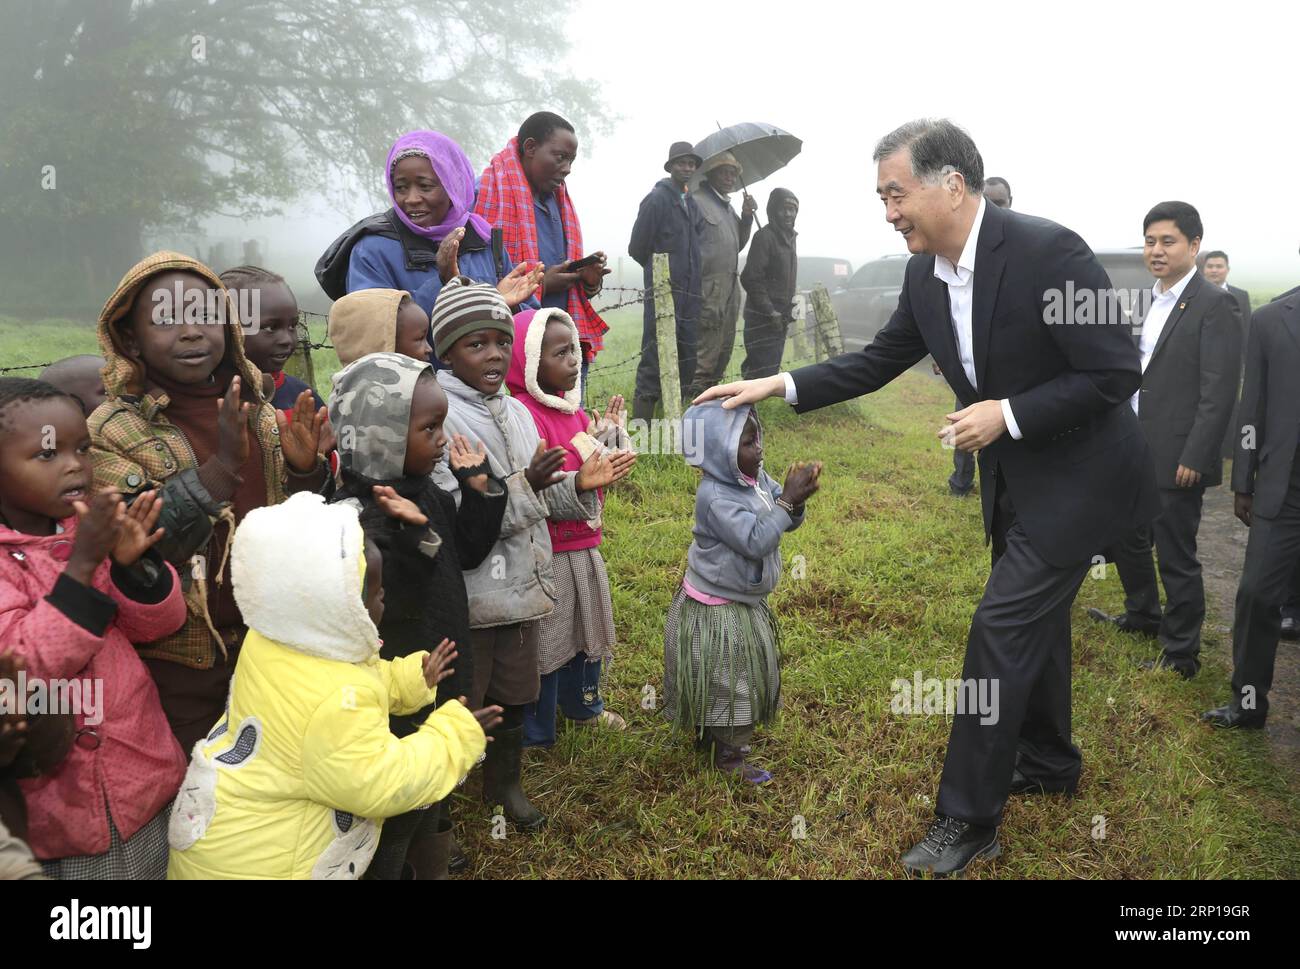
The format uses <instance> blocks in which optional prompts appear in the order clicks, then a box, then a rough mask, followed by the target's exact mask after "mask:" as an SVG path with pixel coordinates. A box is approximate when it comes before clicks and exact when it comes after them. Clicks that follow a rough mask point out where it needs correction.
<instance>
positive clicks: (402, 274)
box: [316, 131, 541, 313]
mask: <svg viewBox="0 0 1300 969" xmlns="http://www.w3.org/2000/svg"><path fill="white" fill-rule="evenodd" d="M384 172H385V175H384V178H385V183H386V184H387V186H388V197H389V198H390V199H392V202H393V207H392V208H391V209H389V210H388V211H387V212H381V213H379V214H377V215H372V216H370V217H369V218H368V219H363V220H361V221H360V222H358V223H357V224H356V225H354V226H352V228H350V229H348V231H347V232H345V233H343V235H341V236H339V238H338V239H336V240H335V241H334V243H333V244H332V245H331V246H330V247H329V249H328V250H326V252H325V254H324V255H323V256H321V258H320V261H319V262H317V263H316V278H317V279H318V280H319V281H320V284H321V288H322V289H324V290H325V293H326V294H327V295H328V296H329V297H330V298H331V299H338V298H339V297H340V296H343V295H344V294H345V293H351V292H355V291H356V290H359V289H404V290H406V291H407V292H409V293H410V294H411V297H412V298H413V299H414V300H415V302H416V303H418V304H419V305H420V307H421V308H422V309H423V310H424V311H425V312H426V313H429V312H431V311H432V309H433V301H434V300H435V299H437V298H438V293H439V292H441V291H442V286H443V283H445V282H446V281H447V280H449V279H451V278H452V277H454V276H457V275H463V276H468V277H470V278H471V279H473V280H475V281H476V282H480V283H489V284H496V287H497V289H498V290H500V291H501V294H502V295H503V296H505V298H506V302H507V303H509V304H510V305H511V306H512V307H514V306H519V305H520V304H525V305H526V304H527V303H528V302H529V301H530V296H531V294H532V293H533V292H534V291H535V290H536V289H537V287H538V284H539V282H540V280H541V272H540V269H535V267H532V266H527V265H525V264H523V263H521V264H520V265H518V266H512V265H510V264H509V263H508V261H507V258H506V256H505V250H504V249H503V248H502V247H501V246H500V242H499V240H498V241H497V244H496V245H494V244H493V238H492V227H491V226H490V225H488V223H487V222H485V221H484V220H483V217H482V216H479V215H476V214H474V212H473V211H472V210H473V208H474V190H475V189H474V187H475V183H476V181H477V179H476V177H475V175H474V169H473V168H472V167H471V166H470V163H469V158H467V157H466V156H465V152H463V151H462V150H461V147H460V145H458V144H456V142H454V141H452V140H451V139H450V138H448V137H447V136H446V135H441V134H439V133H438V132H436V131H411V132H408V133H407V134H404V135H402V137H400V138H398V139H397V141H396V143H395V144H394V145H393V147H392V148H391V149H390V150H389V152H388V162H387V164H386V165H385V167H384Z"/></svg>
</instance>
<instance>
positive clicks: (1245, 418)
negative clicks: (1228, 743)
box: [1203, 293, 1300, 728]
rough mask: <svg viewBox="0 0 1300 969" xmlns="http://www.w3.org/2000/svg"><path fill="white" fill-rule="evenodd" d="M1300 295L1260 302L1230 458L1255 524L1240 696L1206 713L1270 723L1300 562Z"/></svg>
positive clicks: (1241, 637) (1238, 659) (1240, 597)
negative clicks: (1285, 617)
mask: <svg viewBox="0 0 1300 969" xmlns="http://www.w3.org/2000/svg"><path fill="white" fill-rule="evenodd" d="M1297 373H1300V294H1296V293H1293V294H1291V295H1290V296H1286V297H1284V298H1282V299H1280V300H1277V301H1275V302H1272V303H1269V304H1268V305H1267V306H1261V307H1260V308H1259V310H1258V311H1257V312H1256V313H1255V316H1254V319H1252V320H1251V326H1250V340H1249V342H1248V344H1247V346H1246V383H1245V385H1244V387H1243V388H1242V392H1241V408H1240V414H1241V426H1240V428H1238V431H1239V434H1240V436H1239V438H1238V440H1237V448H1236V451H1235V453H1234V454H1233V459H1232V490H1233V492H1235V499H1234V504H1235V510H1236V513H1237V517H1238V518H1240V519H1241V520H1242V522H1244V523H1245V524H1246V526H1247V527H1248V528H1249V529H1250V538H1249V539H1248V540H1247V542H1246V560H1245V562H1244V563H1243V564H1242V568H1241V582H1240V583H1239V584H1238V586H1237V603H1236V610H1235V614H1234V617H1233V624H1232V699H1231V700H1230V701H1229V702H1228V703H1227V704H1225V705H1224V706H1221V707H1218V708H1217V709H1214V710H1210V711H1209V712H1208V713H1206V714H1205V715H1204V717H1203V719H1205V720H1207V721H1208V722H1210V723H1212V724H1214V725H1215V726H1217V727H1254V728H1258V727H1263V726H1264V722H1265V720H1266V719H1267V717H1268V691H1269V688H1270V687H1271V686H1272V685H1273V659H1274V657H1275V656H1276V654H1277V641H1278V635H1279V634H1280V632H1281V627H1282V615H1281V612H1280V611H1279V609H1280V607H1281V605H1282V603H1283V601H1284V600H1285V599H1286V597H1287V594H1288V591H1289V589H1290V584H1291V577H1292V575H1293V574H1294V572H1295V569H1296V565H1297V562H1300V455H1298V454H1297V451H1298V450H1300V393H1297V392H1296V386H1295V375H1296V374H1297Z"/></svg>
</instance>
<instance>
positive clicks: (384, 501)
mask: <svg viewBox="0 0 1300 969" xmlns="http://www.w3.org/2000/svg"><path fill="white" fill-rule="evenodd" d="M374 492H375V503H376V504H378V505H379V507H380V508H382V509H383V511H384V514H385V515H387V516H388V517H389V518H396V519H397V520H398V521H400V522H405V523H406V524H408V525H427V524H429V518H428V516H427V515H425V514H424V512H422V511H420V507H419V505H417V504H416V503H415V502H413V501H412V500H411V499H410V498H403V497H402V496H401V495H399V494H398V493H397V492H396V491H394V490H393V489H392V488H391V487H389V486H388V485H375V488H374Z"/></svg>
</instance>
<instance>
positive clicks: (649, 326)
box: [634, 295, 695, 400]
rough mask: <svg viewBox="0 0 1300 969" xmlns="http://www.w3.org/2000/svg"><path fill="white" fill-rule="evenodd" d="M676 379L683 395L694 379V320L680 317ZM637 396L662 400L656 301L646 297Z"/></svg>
mask: <svg viewBox="0 0 1300 969" xmlns="http://www.w3.org/2000/svg"><path fill="white" fill-rule="evenodd" d="M677 376H678V387H679V388H680V389H681V392H682V396H683V397H684V396H685V395H686V391H687V389H688V388H689V386H690V383H691V378H692V377H694V376H695V320H694V319H693V318H692V319H684V318H683V317H682V316H680V315H679V316H678V317H677ZM634 393H635V394H636V396H637V397H639V398H641V399H642V400H659V398H660V397H661V396H662V392H661V390H660V383H659V335H658V331H657V330H656V329H655V314H654V300H652V299H651V298H650V297H649V296H648V295H647V297H646V310H645V316H644V318H643V320H642V324H641V359H640V361H639V362H638V363H637V366H636V389H635V391H634Z"/></svg>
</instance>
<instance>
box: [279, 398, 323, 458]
mask: <svg viewBox="0 0 1300 969" xmlns="http://www.w3.org/2000/svg"><path fill="white" fill-rule="evenodd" d="M275 423H276V426H278V427H279V429H280V452H281V453H282V454H283V455H284V460H285V463H286V464H288V465H289V467H291V468H293V470H295V471H297V472H298V473H299V474H306V473H307V472H309V471H311V470H312V468H314V467H316V459H317V454H318V453H319V452H320V451H321V450H322V448H321V438H322V437H324V436H325V428H326V426H327V425H328V424H329V417H328V411H326V410H325V408H324V407H321V408H319V409H318V408H317V407H316V398H315V397H313V396H312V393H311V391H310V390H304V391H303V392H302V393H300V394H299V395H298V399H297V400H295V401H294V402H293V410H292V411H290V412H289V416H288V417H285V416H284V413H283V412H282V411H280V410H279V409H278V408H277V409H276V412H275Z"/></svg>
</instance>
